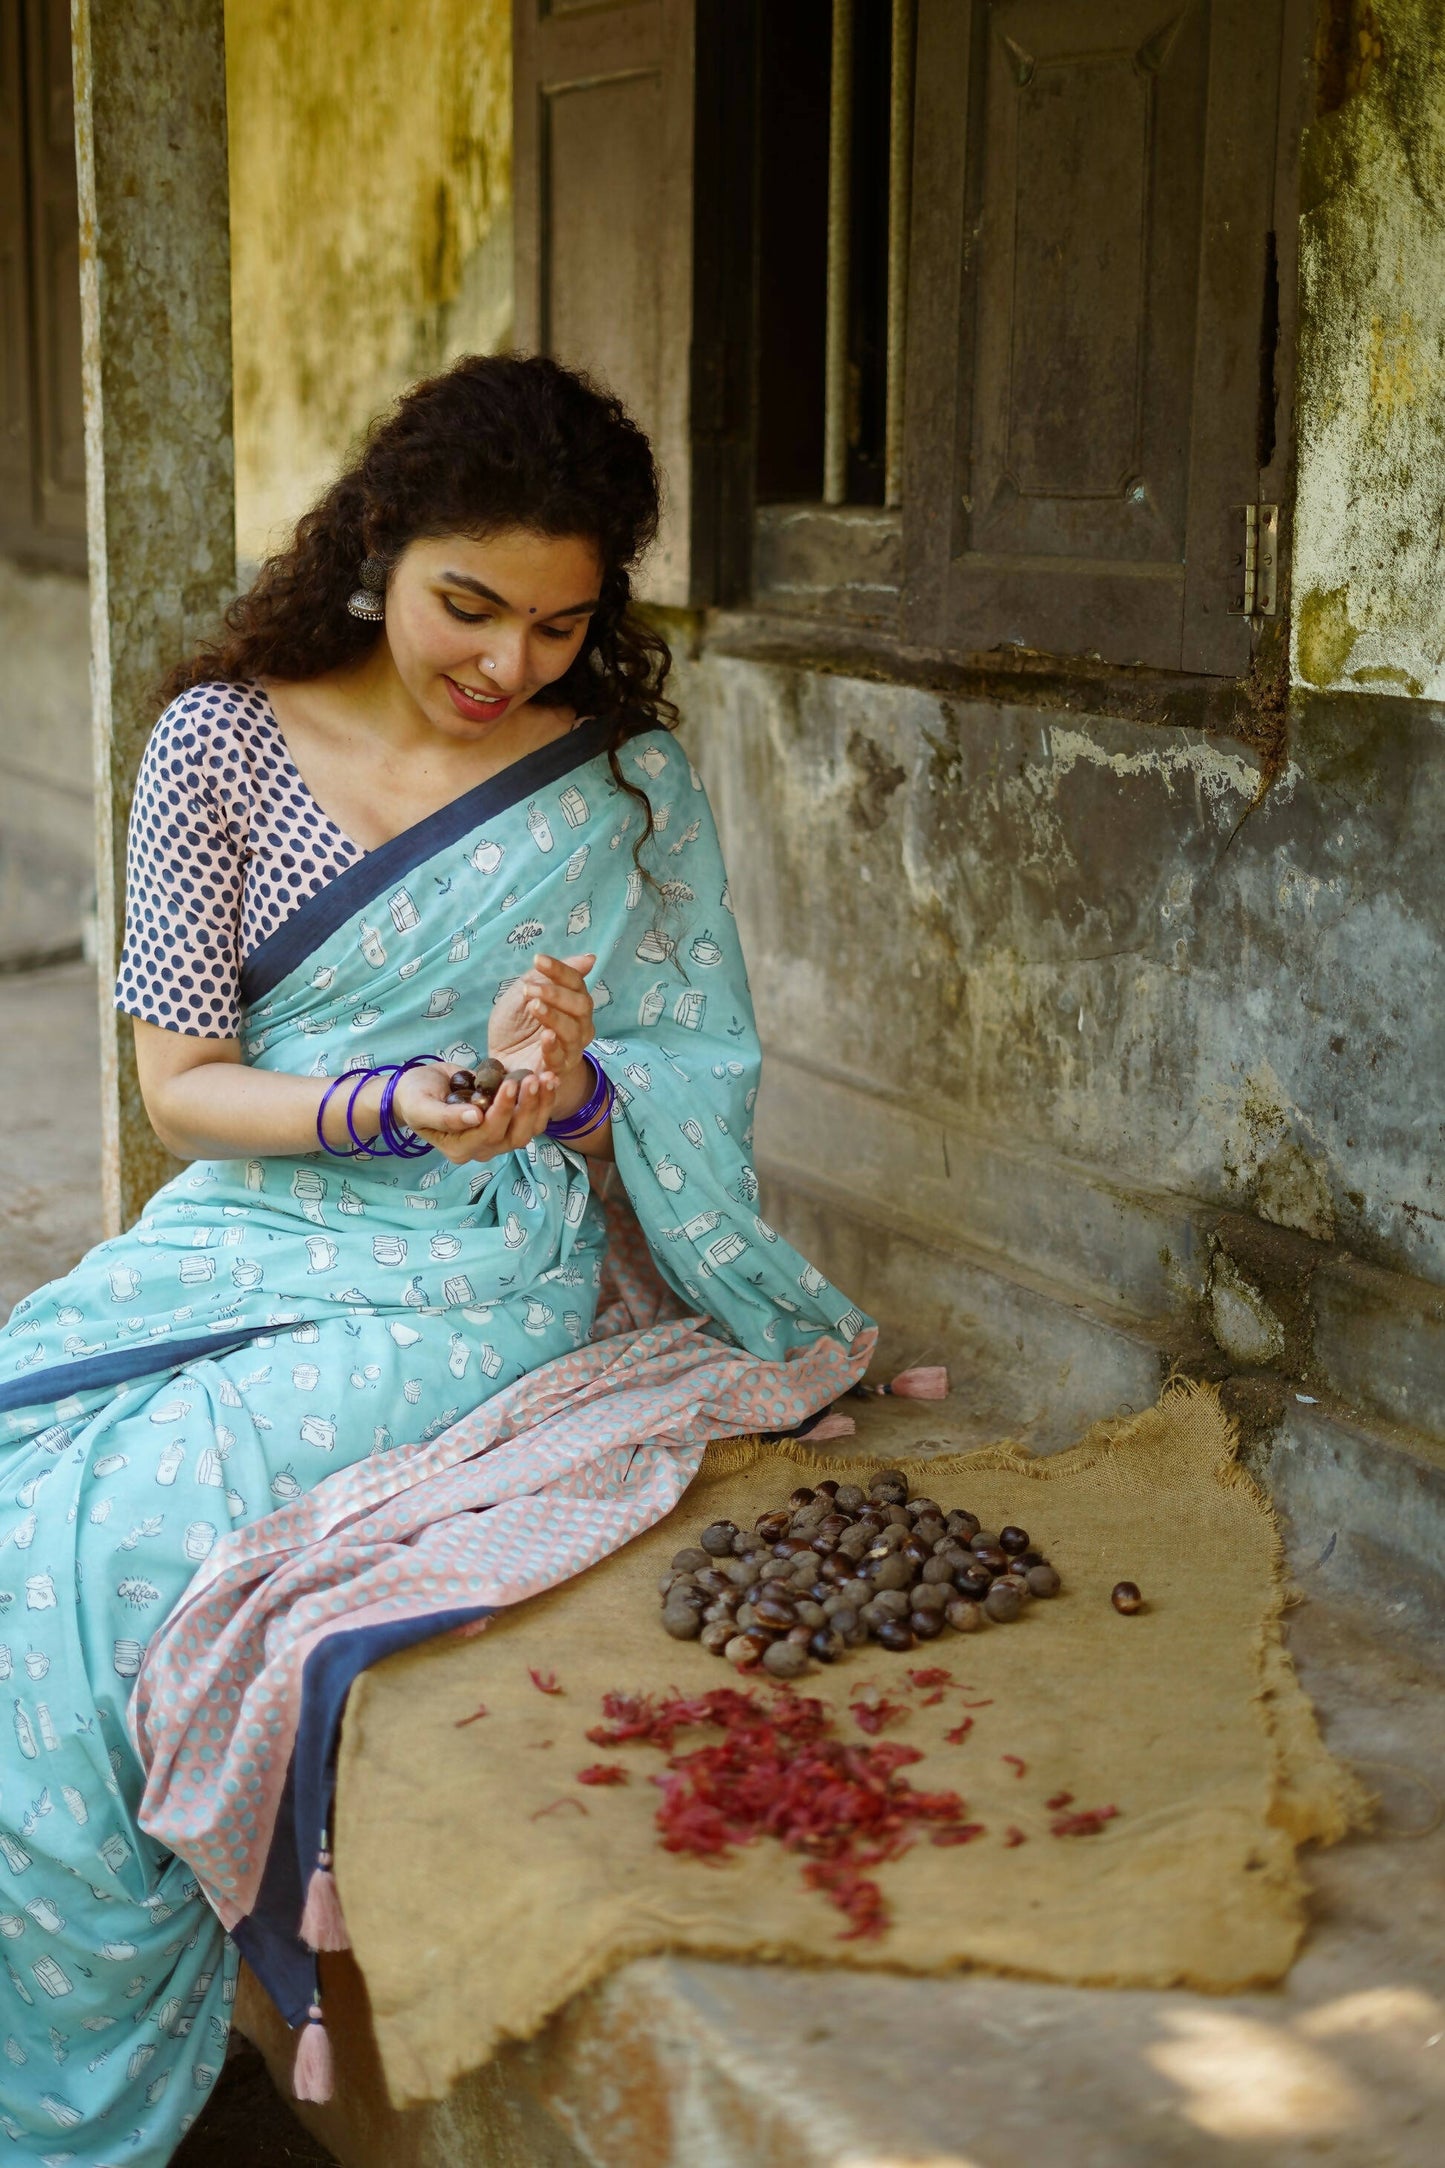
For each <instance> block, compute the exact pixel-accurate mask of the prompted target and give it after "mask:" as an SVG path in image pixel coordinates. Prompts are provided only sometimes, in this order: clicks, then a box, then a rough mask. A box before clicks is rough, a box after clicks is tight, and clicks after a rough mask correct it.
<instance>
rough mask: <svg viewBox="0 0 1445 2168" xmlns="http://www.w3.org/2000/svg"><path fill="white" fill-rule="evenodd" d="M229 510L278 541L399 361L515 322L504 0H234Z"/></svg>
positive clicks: (477, 346) (494, 342)
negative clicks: (341, 0) (363, 0)
mask: <svg viewBox="0 0 1445 2168" xmlns="http://www.w3.org/2000/svg"><path fill="white" fill-rule="evenodd" d="M226 74H227V96H228V101H229V108H230V136H231V263H232V289H231V291H232V326H233V331H232V337H233V348H234V362H235V398H236V506H237V510H236V524H237V548H238V555H239V557H240V559H241V561H242V565H243V567H244V566H245V565H246V564H248V563H254V562H255V561H256V560H257V559H258V558H260V557H261V556H262V555H264V553H265V551H266V549H267V547H268V546H270V545H273V544H275V543H277V542H279V541H281V540H283V539H284V537H285V533H286V530H287V528H288V527H289V526H290V525H291V523H292V522H293V521H294V520H295V519H296V517H297V515H298V514H299V513H300V512H302V511H304V510H305V508H306V506H307V505H308V504H309V503H310V502H311V500H312V499H313V498H314V497H315V496H316V495H317V494H318V493H319V492H320V490H321V489H322V488H323V487H324V485H325V484H326V482H328V481H329V480H330V478H331V476H332V475H333V474H334V473H335V471H336V469H337V466H338V464H339V463H340V460H341V458H342V456H343V454H344V452H345V450H346V448H347V446H348V445H349V444H350V442H351V441H352V440H353V438H354V437H355V436H356V435H357V434H358V433H359V432H360V431H361V430H362V429H363V428H364V427H365V425H366V424H367V422H368V421H369V420H370V419H371V417H372V416H373V415H374V414H376V413H377V412H379V411H380V410H381V409H382V408H383V407H385V406H386V405H387V404H388V403H389V402H390V401H391V399H392V398H393V397H394V396H395V395H396V393H397V391H398V390H400V389H401V387H402V386H403V385H404V384H406V383H407V382H408V381H410V380H411V379H412V378H415V377H417V376H421V375H424V374H426V373H427V372H428V371H429V370H432V369H436V368H438V367H441V366H442V365H443V364H444V363H445V362H447V361H448V360H450V359H452V358H454V357H455V356H456V355H458V354H462V353H468V352H479V351H482V352H486V351H492V350H495V349H496V348H498V347H500V346H504V345H505V344H506V343H507V340H508V338H509V336H510V331H511V322H512V231H511V133H512V115H511V97H512V86H511V15H510V8H509V6H508V4H507V0H371V4H369V5H367V6H366V7H356V8H338V7H336V6H334V5H333V4H332V0H227V4H226Z"/></svg>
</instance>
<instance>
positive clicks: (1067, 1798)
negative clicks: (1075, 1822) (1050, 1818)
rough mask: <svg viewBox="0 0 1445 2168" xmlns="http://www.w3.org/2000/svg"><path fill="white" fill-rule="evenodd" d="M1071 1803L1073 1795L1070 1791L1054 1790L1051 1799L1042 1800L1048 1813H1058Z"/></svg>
mask: <svg viewBox="0 0 1445 2168" xmlns="http://www.w3.org/2000/svg"><path fill="white" fill-rule="evenodd" d="M1073 1803H1074V1795H1073V1793H1072V1792H1055V1793H1054V1796H1053V1798H1052V1799H1046V1800H1045V1801H1044V1805H1045V1806H1046V1807H1047V1808H1048V1810H1049V1812H1050V1814H1058V1813H1059V1812H1060V1811H1061V1810H1062V1809H1063V1808H1064V1807H1071V1806H1072V1805H1073Z"/></svg>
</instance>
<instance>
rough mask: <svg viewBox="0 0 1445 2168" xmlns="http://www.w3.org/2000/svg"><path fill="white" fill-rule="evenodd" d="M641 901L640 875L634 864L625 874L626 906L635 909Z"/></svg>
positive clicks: (631, 909) (630, 909)
mask: <svg viewBox="0 0 1445 2168" xmlns="http://www.w3.org/2000/svg"><path fill="white" fill-rule="evenodd" d="M641 901H642V875H641V874H640V873H639V872H638V870H637V868H636V866H634V867H633V869H632V871H631V872H630V873H629V874H628V876H627V908H628V910H629V911H635V910H636V909H637V906H638V905H639V904H640V903H641Z"/></svg>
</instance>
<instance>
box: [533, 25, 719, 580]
mask: <svg viewBox="0 0 1445 2168" xmlns="http://www.w3.org/2000/svg"><path fill="white" fill-rule="evenodd" d="M730 11H731V19H732V21H733V23H734V26H735V29H736V30H738V31H739V33H741V34H740V35H738V36H736V37H734V38H732V39H731V40H730V39H729V37H728V35H727V21H728V18H729V13H730ZM748 13H749V10H748V8H746V7H739V6H738V5H737V0H601V4H598V0H515V5H514V8H513V18H512V21H513V81H514V93H513V96H514V149H513V156H514V176H513V197H514V204H515V215H516V308H517V343H518V346H519V347H521V348H522V349H523V350H524V351H538V352H542V353H548V354H555V355H556V356H557V358H558V359H559V360H560V361H566V362H570V363H573V364H574V365H579V366H581V367H583V368H586V369H588V370H590V371H591V372H593V373H594V374H595V375H596V376H597V377H598V378H599V379H600V380H601V381H602V382H603V383H605V384H606V385H607V386H608V387H609V388H610V389H612V390H613V391H615V392H616V393H617V395H618V397H619V398H620V399H622V400H623V402H624V404H625V405H626V406H627V407H628V409H629V411H630V412H631V413H632V414H634V415H635V416H636V418H637V420H638V421H639V422H640V423H641V425H642V427H643V428H644V429H645V430H646V431H647V433H648V435H649V437H650V438H651V440H652V445H653V449H654V451H655V452H656V454H657V459H658V463H659V465H660V467H661V469H662V472H663V479H664V485H665V492H666V503H665V509H664V515H663V527H662V533H661V536H660V539H659V542H658V545H657V547H656V549H655V550H654V551H653V553H652V555H651V557H650V558H649V560H648V563H647V565H646V566H645V567H644V571H643V576H642V579H641V581H640V583H639V584H640V587H641V589H642V591H643V592H644V593H645V595H646V597H647V598H648V599H649V600H651V601H655V602H661V603H671V604H681V605H686V604H690V603H700V602H706V601H712V600H715V599H725V598H724V597H723V596H722V594H721V592H720V582H721V585H722V586H724V587H726V586H736V585H737V582H738V578H739V575H738V573H737V571H736V569H734V570H733V571H731V572H729V571H726V570H724V569H721V567H722V560H723V558H725V557H726V555H727V553H728V551H729V549H732V550H733V551H734V553H735V547H736V534H737V532H738V530H739V527H740V525H742V526H745V524H746V517H747V514H746V512H745V511H743V512H739V511H737V510H736V509H735V503H736V499H737V496H738V477H739V474H740V473H742V472H743V470H744V468H745V465H746V459H747V449H748V447H747V428H748V414H747V411H746V410H747V399H746V396H745V372H746V331H747V326H746V323H745V322H744V321H742V320H741V319H740V318H739V317H736V316H735V315H732V314H730V313H729V311H730V299H731V297H732V296H733V295H734V294H736V295H738V296H739V298H740V302H741V308H742V313H743V314H744V315H745V312H746V300H747V282H748V279H749V277H750V256H749V242H750V216H751V212H750V198H749V196H748V194H747V187H746V181H745V179H744V183H743V185H742V187H741V191H740V194H739V195H735V196H734V198H733V201H732V203H731V205H730V206H729V209H728V212H727V216H728V217H730V218H731V219H733V220H739V219H740V220H741V227H740V229H739V242H738V245H737V246H736V247H734V248H731V249H729V248H725V247H723V246H722V242H721V240H720V238H719V226H718V222H717V221H716V220H714V219H712V218H710V217H705V218H703V219H701V220H700V219H699V216H698V212H699V207H700V204H702V203H703V202H704V201H705V199H706V197H707V195H708V193H709V191H710V190H711V189H712V188H714V187H716V186H718V185H720V184H719V181H718V179H716V178H714V176H717V175H719V174H720V170H721V165H722V162H723V159H724V156H725V148H724V142H723V137H724V134H725V132H726V131H727V129H729V128H730V127H732V126H733V125H734V124H735V122H736V123H737V124H740V125H744V126H745V115H746V111H747V99H748V97H749V95H750V83H749V81H748V79H747V69H746V59H747V55H748V52H749V51H750V43H749V38H748V36H747V34H746V29H745V25H744V23H743V22H742V20H741V18H745V17H746V16H747V15H748ZM699 86H701V95H699ZM724 107H726V110H723V108H724ZM700 138H701V141H702V145H703V153H704V156H703V169H702V173H701V176H700V174H699V141H700ZM748 170H749V168H748V166H747V164H746V162H745V161H744V162H743V165H742V168H741V171H742V173H743V175H744V177H745V176H746V174H747V172H748ZM734 171H735V173H736V171H737V168H736V167H735V168H734ZM699 183H700V185H699ZM709 236H711V237H712V238H711V239H710V238H709ZM699 242H701V247H700V246H699ZM720 507H722V508H723V510H722V511H721V512H720V509H719V508H720Z"/></svg>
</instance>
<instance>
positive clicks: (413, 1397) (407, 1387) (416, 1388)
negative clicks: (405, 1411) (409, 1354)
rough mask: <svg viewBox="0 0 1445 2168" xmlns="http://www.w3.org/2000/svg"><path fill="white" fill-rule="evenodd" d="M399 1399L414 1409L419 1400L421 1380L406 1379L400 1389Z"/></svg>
mask: <svg viewBox="0 0 1445 2168" xmlns="http://www.w3.org/2000/svg"><path fill="white" fill-rule="evenodd" d="M401 1397H402V1399H403V1400H405V1401H406V1402H407V1404H408V1405H409V1406H410V1407H413V1408H414V1407H415V1406H416V1404H417V1402H418V1401H419V1400H420V1399H421V1379H420V1378H408V1379H407V1380H406V1382H405V1383H404V1384H403V1386H402V1388H401Z"/></svg>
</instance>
